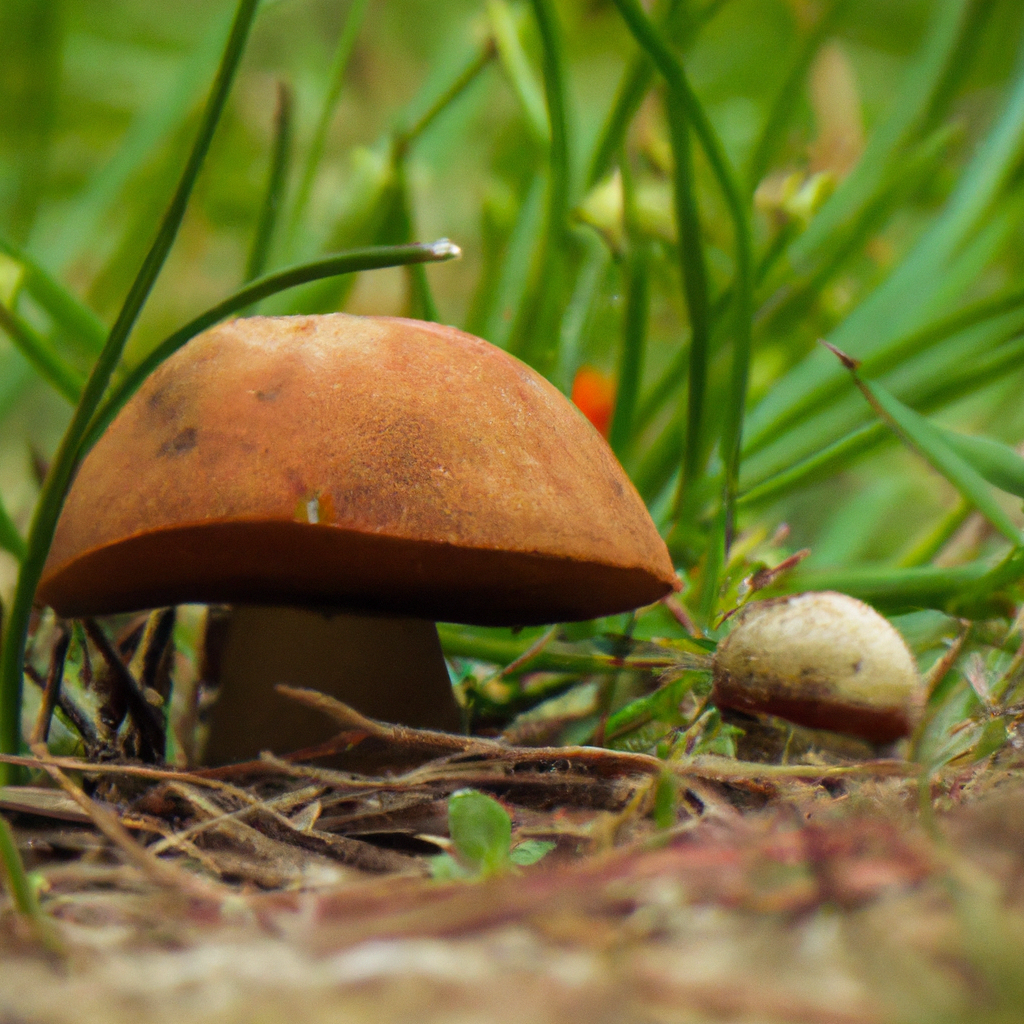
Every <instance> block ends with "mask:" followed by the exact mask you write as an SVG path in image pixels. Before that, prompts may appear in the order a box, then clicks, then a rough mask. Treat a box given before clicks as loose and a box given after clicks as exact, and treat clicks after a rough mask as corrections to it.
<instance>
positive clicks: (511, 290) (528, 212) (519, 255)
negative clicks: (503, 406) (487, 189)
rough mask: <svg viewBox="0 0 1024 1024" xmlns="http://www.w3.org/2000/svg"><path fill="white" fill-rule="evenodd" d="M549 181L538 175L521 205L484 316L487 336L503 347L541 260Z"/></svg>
mask: <svg viewBox="0 0 1024 1024" xmlns="http://www.w3.org/2000/svg"><path fill="white" fill-rule="evenodd" d="M544 189H545V181H544V179H543V177H541V176H540V175H538V176H537V177H536V178H534V180H533V183H532V184H531V185H530V189H529V191H528V192H527V193H526V196H525V198H524V199H523V205H522V206H521V207H520V209H519V216H518V217H517V218H516V224H515V227H514V228H513V229H512V237H511V238H510V239H509V242H508V247H507V250H506V255H505V259H504V261H503V265H502V270H501V274H500V276H499V278H498V283H497V287H496V288H495V290H494V298H493V303H492V305H491V308H490V310H489V311H488V312H487V315H486V317H485V318H484V321H483V322H484V328H483V332H482V334H483V337H485V338H486V339H487V340H488V341H490V342H492V343H493V344H495V345H497V346H498V347H499V348H508V347H509V341H510V339H511V336H512V329H513V327H514V325H515V321H516V314H517V312H518V310H519V309H520V308H521V307H522V305H523V303H524V301H525V298H526V292H527V289H528V287H529V282H530V275H531V268H532V267H533V266H534V265H536V264H537V263H538V262H539V260H540V249H541V246H542V244H543V238H542V232H543V230H544Z"/></svg>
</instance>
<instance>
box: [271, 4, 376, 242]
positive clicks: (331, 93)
mask: <svg viewBox="0 0 1024 1024" xmlns="http://www.w3.org/2000/svg"><path fill="white" fill-rule="evenodd" d="M368 3H369V0H352V3H351V5H350V6H349V9H348V13H347V14H346V15H345V24H344V25H343V26H342V29H341V36H340V37H339V38H338V46H337V48H336V49H335V51H334V59H333V61H332V62H331V70H330V74H329V75H328V85H327V92H326V93H325V95H324V101H323V103H322V104H321V106H320V115H319V116H318V117H317V121H316V128H314V129H313V138H312V140H311V141H310V144H309V150H308V152H307V153H306V161H305V163H304V164H303V167H302V176H301V177H300V178H299V187H298V190H297V191H296V194H295V203H294V205H293V207H292V212H291V217H290V221H289V224H290V227H289V234H290V235H292V236H294V234H295V232H296V230H297V229H298V226H299V225H300V224H301V223H302V220H303V218H304V217H305V215H306V207H307V206H308V205H309V197H310V195H311V194H312V192H313V182H314V181H315V180H316V172H317V170H318V169H319V167H320V161H321V160H322V159H323V155H324V147H325V146H326V145H327V135H328V132H329V131H330V129H331V121H332V120H333V118H334V111H335V108H336V107H337V105H338V100H339V98H340V97H341V90H342V88H343V86H344V84H345V71H346V70H347V68H348V62H349V58H350V57H351V56H352V51H353V50H354V49H355V45H356V39H357V38H358V36H359V29H360V28H361V27H362V24H363V17H364V15H365V14H366V6H367V4H368Z"/></svg>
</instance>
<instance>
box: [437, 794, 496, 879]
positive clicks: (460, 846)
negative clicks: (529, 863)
mask: <svg viewBox="0 0 1024 1024" xmlns="http://www.w3.org/2000/svg"><path fill="white" fill-rule="evenodd" d="M448 831H449V832H450V833H451V837H452V842H453V843H455V848H456V849H457V850H458V852H459V854H460V856H461V857H462V858H463V860H465V861H468V862H469V863H470V864H471V865H472V866H473V867H475V868H477V869H478V870H479V871H480V872H482V873H483V874H492V873H494V872H497V871H500V870H502V868H504V867H507V866H508V864H509V853H510V852H511V849H512V819H511V818H510V817H509V816H508V812H507V811H506V810H505V808H504V807H502V806H501V804H499V803H498V801H497V800H495V799H494V798H493V797H490V796H487V795H486V794H485V793H480V792H478V791H477V790H475V789H460V790H459V791H458V792H457V793H453V794H452V795H451V796H450V797H449V798H448Z"/></svg>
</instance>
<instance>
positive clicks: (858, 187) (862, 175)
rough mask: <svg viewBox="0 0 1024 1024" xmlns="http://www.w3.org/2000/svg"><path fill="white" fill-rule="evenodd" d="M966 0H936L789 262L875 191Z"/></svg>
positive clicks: (922, 105)
mask: <svg viewBox="0 0 1024 1024" xmlns="http://www.w3.org/2000/svg"><path fill="white" fill-rule="evenodd" d="M969 4H970V0H936V2H935V3H933V4H932V5H931V10H932V21H931V26H930V28H929V31H928V36H927V37H926V39H925V40H924V43H923V44H922V46H921V50H920V54H919V56H918V58H917V60H916V61H915V62H914V63H913V64H912V65H911V66H910V67H909V68H908V69H907V71H906V73H905V75H904V77H903V80H902V81H901V82H900V83H899V85H898V86H895V87H894V88H893V91H892V96H893V98H894V99H893V104H892V110H891V112H890V113H889V115H888V117H887V118H886V119H885V121H883V122H882V124H881V125H879V127H878V128H877V129H876V130H875V131H874V132H873V133H872V135H871V138H870V139H869V140H868V145H867V149H866V150H865V152H864V154H863V155H862V156H861V158H860V160H859V161H858V163H857V166H856V167H855V168H854V170H853V172H852V173H851V174H850V175H849V176H848V177H847V178H846V179H845V180H844V181H843V183H842V185H840V187H839V188H838V189H837V190H836V192H835V194H834V195H833V196H832V197H831V198H830V199H829V201H828V202H827V203H826V204H825V205H824V206H823V207H822V208H821V210H820V211H819V213H818V215H817V217H815V218H814V220H813V221H812V223H811V224H810V226H809V227H808V229H807V231H806V232H804V234H803V235H802V236H801V237H800V238H799V239H798V240H797V241H796V242H795V243H794V245H793V247H792V248H791V250H790V258H791V260H792V261H793V263H794V265H796V266H798V267H800V266H803V265H805V264H807V263H808V262H809V261H810V259H811V257H812V254H814V253H816V252H817V251H818V250H819V249H820V248H821V247H823V246H827V245H829V244H830V239H831V238H832V236H833V235H834V234H835V232H836V231H837V230H838V229H839V228H840V227H841V225H842V224H844V223H846V222H848V221H850V220H851V219H852V218H853V217H854V216H856V213H857V211H858V210H859V209H860V208H861V207H862V206H863V205H864V204H865V203H867V202H868V201H869V200H870V197H871V196H873V195H875V194H876V193H877V191H878V189H879V187H880V186H881V183H882V180H883V178H884V176H885V174H886V171H887V170H888V168H889V167H890V165H891V162H892V160H893V158H894V156H895V154H896V153H898V151H899V149H900V147H901V145H903V144H904V143H905V142H906V141H907V140H908V139H909V138H910V137H911V135H912V134H913V132H914V130H915V128H916V127H917V126H918V125H919V124H920V123H921V121H922V120H923V118H924V117H925V115H926V113H927V111H928V109H929V106H930V104H931V102H932V97H933V95H934V93H935V90H936V88H937V86H938V84H939V83H940V82H941V81H942V76H943V74H944V71H945V69H946V68H947V67H948V66H949V65H950V64H951V62H953V60H954V59H955V55H956V50H957V44H958V41H959V39H960V31H961V27H962V25H963V23H964V17H965V12H966V10H967V8H968V6H969Z"/></svg>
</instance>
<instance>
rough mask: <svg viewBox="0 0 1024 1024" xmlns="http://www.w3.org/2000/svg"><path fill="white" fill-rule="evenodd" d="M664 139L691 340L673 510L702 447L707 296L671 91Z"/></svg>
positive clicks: (683, 136) (685, 139)
mask: <svg viewBox="0 0 1024 1024" xmlns="http://www.w3.org/2000/svg"><path fill="white" fill-rule="evenodd" d="M665 111H666V114H667V117H668V125H669V139H670V141H671V145H672V156H673V158H674V161H675V168H674V174H673V180H672V184H673V197H674V207H675V218H676V233H677V234H678V237H679V242H678V255H679V264H680V270H681V271H682V278H683V291H684V293H685V295H686V307H687V312H688V313H689V317H690V345H689V348H688V350H687V375H686V376H687V381H688V391H687V400H686V434H685V438H684V442H683V471H682V476H681V477H680V481H679V493H678V495H677V498H676V511H677V513H678V512H680V511H681V510H682V507H683V499H684V497H685V491H686V488H687V486H688V485H690V484H692V483H693V481H694V480H695V479H696V477H697V476H698V475H699V473H700V469H701V465H700V460H701V452H702V450H703V429H704V402H705V399H706V397H707V394H706V392H707V382H708V358H709V351H710V348H711V299H710V295H709V291H708V272H707V265H706V257H705V254H704V239H703V237H702V235H701V227H700V211H699V210H698V207H697V192H696V187H695V185H694V179H693V155H692V153H691V152H690V127H689V124H688V119H687V116H686V112H685V110H684V109H683V107H682V105H681V104H680V102H679V100H678V98H677V97H676V96H675V95H674V94H670V95H669V96H668V97H666V101H665Z"/></svg>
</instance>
